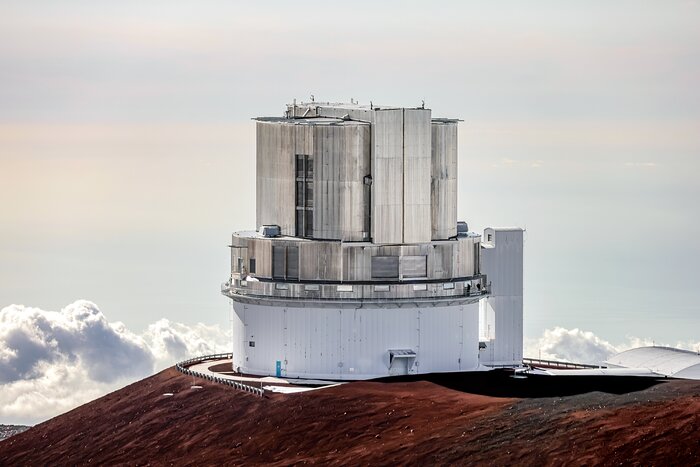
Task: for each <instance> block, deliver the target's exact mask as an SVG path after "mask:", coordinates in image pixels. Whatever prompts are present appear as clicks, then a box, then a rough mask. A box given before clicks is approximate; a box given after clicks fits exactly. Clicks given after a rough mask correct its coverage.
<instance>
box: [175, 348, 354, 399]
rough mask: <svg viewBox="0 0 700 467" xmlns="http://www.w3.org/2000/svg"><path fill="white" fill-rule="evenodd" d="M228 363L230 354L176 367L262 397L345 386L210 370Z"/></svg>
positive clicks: (230, 358) (193, 374)
mask: <svg viewBox="0 0 700 467" xmlns="http://www.w3.org/2000/svg"><path fill="white" fill-rule="evenodd" d="M227 363H228V364H231V363H232V355H231V354H230V353H228V354H214V355H203V356H201V357H195V358H191V359H189V360H185V361H183V362H179V363H177V364H176V365H175V367H176V368H177V369H178V370H179V371H180V372H182V373H184V374H187V375H191V376H194V377H198V378H202V379H206V380H208V381H214V382H217V383H221V384H226V385H228V386H232V387H234V388H235V389H240V390H243V391H246V392H251V393H253V394H256V395H258V396H261V397H262V396H264V395H265V391H268V392H277V393H283V394H292V393H297V392H307V391H314V390H317V389H323V388H327V387H333V386H338V385H340V384H343V383H332V382H329V381H313V383H314V384H321V385H322V386H319V387H303V386H295V385H294V384H295V383H294V382H291V381H289V380H286V379H283V378H277V377H274V376H262V377H256V376H243V375H234V374H229V373H228V372H225V373H220V372H216V371H212V370H210V368H211V367H213V366H215V365H221V364H227Z"/></svg>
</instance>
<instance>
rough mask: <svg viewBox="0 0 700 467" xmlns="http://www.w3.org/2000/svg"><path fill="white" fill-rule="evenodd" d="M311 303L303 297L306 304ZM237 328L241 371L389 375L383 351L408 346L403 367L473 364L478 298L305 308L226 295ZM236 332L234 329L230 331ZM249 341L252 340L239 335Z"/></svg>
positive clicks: (350, 376) (352, 376)
mask: <svg viewBox="0 0 700 467" xmlns="http://www.w3.org/2000/svg"><path fill="white" fill-rule="evenodd" d="M309 305H311V304H309ZM234 309H235V311H236V314H237V316H238V319H237V320H236V319H235V320H234V326H235V327H237V328H244V329H245V331H244V334H245V337H246V342H245V343H246V346H243V350H244V353H245V354H244V355H238V354H237V353H236V352H234V366H236V367H238V366H240V367H241V369H242V370H243V371H244V372H247V373H251V374H258V375H274V374H275V366H276V362H277V361H278V360H279V361H280V362H282V367H283V369H284V371H283V376H288V377H305V378H324V379H341V380H352V379H366V378H375V377H380V376H387V375H388V374H389V351H390V350H394V349H406V350H412V351H414V352H416V355H417V356H416V359H415V362H416V363H417V365H413V366H412V367H411V368H410V370H409V371H410V373H430V372H436V371H465V370H475V369H476V367H477V365H478V339H477V336H478V305H477V304H476V303H474V304H471V305H451V306H437V307H433V306H429V307H418V308H416V307H406V308H374V307H371V306H363V307H361V308H359V307H358V308H342V309H334V308H314V307H313V306H312V305H311V306H309V307H307V308H301V307H299V308H297V307H283V306H280V307H273V306H269V305H250V304H248V305H243V304H242V303H238V302H234ZM238 334H240V331H239V330H235V331H234V335H238ZM250 340H254V341H255V343H256V346H255V347H250V346H248V345H247V342H249V341H250Z"/></svg>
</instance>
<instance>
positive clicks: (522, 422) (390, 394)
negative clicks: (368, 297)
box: [0, 368, 700, 466]
mask: <svg viewBox="0 0 700 467" xmlns="http://www.w3.org/2000/svg"><path fill="white" fill-rule="evenodd" d="M555 378H556V377H555ZM548 381H549V380H548ZM552 381H553V379H552ZM191 384H192V378H191V377H187V376H184V375H182V374H180V373H178V372H177V371H176V370H174V369H172V368H171V369H168V370H165V371H162V372H160V373H158V374H156V375H154V376H152V377H150V378H147V379H144V380H142V381H139V382H137V383H134V384H132V385H130V386H127V387H125V388H124V389H121V390H119V391H116V392H113V393H111V394H109V395H107V396H104V397H102V398H100V399H97V400H95V401H93V402H90V403H88V404H85V405H83V406H81V407H78V408H76V409H74V410H72V411H70V412H68V413H66V414H63V415H61V416H58V417H56V418H53V419H51V420H49V421H47V422H44V423H42V424H40V425H37V426H35V427H33V428H31V429H30V430H28V431H25V432H23V433H20V434H18V435H15V436H13V437H11V438H9V439H7V440H5V441H1V442H0V465H13V466H16V465H77V464H80V465H84V464H92V465H104V464H129V465H143V464H153V465H215V464H216V465H221V464H227V465H237V464H245V465H253V464H266V465H288V464H297V463H317V464H336V465H341V464H342V465H345V464H352V465H356V464H384V465H396V464H412V465H426V464H431V465H434V464H439V465H452V464H460V465H465V464H469V465H471V464H488V465H512V464H516V465H523V464H524V465H542V464H549V465H552V464H554V465H561V464H575V465H581V464H584V465H592V464H639V465H694V464H697V463H698V462H700V430H699V428H700V419H699V417H700V415H699V414H700V382H697V381H695V382H693V381H669V382H665V383H662V384H658V385H655V386H652V387H647V388H646V389H641V390H636V391H632V392H627V393H624V394H612V393H606V392H600V391H593V392H585V393H583V394H578V395H567V396H550V397H528V398H514V397H490V396H485V395H477V394H470V393H466V392H462V391H459V390H455V389H449V388H447V387H446V386H445V385H444V384H436V383H432V382H427V381H414V382H357V383H350V384H345V385H341V386H337V387H333V388H328V389H323V390H319V391H312V392H307V393H301V394H293V395H280V394H273V395H270V396H266V397H265V398H260V397H257V396H254V395H251V394H248V393H245V392H241V391H237V390H235V389H233V388H231V387H228V386H223V385H219V384H217V383H213V382H208V381H202V380H197V384H199V385H201V386H202V389H191V388H190V386H191ZM548 384H549V383H548ZM164 393H173V394H174V395H173V396H164V395H163V394H164Z"/></svg>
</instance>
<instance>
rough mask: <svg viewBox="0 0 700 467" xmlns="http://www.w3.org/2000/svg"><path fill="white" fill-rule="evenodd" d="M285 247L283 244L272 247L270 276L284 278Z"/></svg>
mask: <svg viewBox="0 0 700 467" xmlns="http://www.w3.org/2000/svg"><path fill="white" fill-rule="evenodd" d="M285 256H286V248H285V247H283V246H273V247H272V278H273V279H284V275H285V274H284V273H285V263H286V261H285V259H286V258H285Z"/></svg>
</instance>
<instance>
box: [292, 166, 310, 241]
mask: <svg viewBox="0 0 700 467" xmlns="http://www.w3.org/2000/svg"><path fill="white" fill-rule="evenodd" d="M295 160H296V167H295V169H296V170H295V171H296V189H295V198H296V200H295V201H296V203H295V206H296V236H297V237H309V238H310V237H313V230H314V222H313V219H314V217H313V209H314V180H313V178H314V158H313V156H308V155H301V154H297V155H296V159H295Z"/></svg>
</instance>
